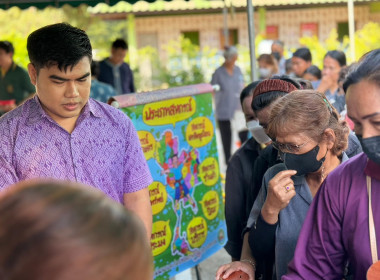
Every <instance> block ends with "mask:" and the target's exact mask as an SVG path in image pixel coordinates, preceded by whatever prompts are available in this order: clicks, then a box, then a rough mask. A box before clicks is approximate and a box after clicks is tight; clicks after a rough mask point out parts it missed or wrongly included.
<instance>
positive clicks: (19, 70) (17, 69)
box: [11, 64, 28, 75]
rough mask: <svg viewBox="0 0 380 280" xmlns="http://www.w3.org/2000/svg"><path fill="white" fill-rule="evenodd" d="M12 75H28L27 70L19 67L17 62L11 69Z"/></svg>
mask: <svg viewBox="0 0 380 280" xmlns="http://www.w3.org/2000/svg"><path fill="white" fill-rule="evenodd" d="M11 73H13V74H14V75H28V71H26V69H25V68H23V67H21V66H20V65H18V64H15V67H14V68H13V69H12V72H11Z"/></svg>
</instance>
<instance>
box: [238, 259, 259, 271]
mask: <svg viewBox="0 0 380 280" xmlns="http://www.w3.org/2000/svg"><path fill="white" fill-rule="evenodd" d="M240 261H241V262H247V263H249V264H250V265H252V266H253V270H254V271H256V264H255V262H254V261H251V260H248V259H244V260H240Z"/></svg>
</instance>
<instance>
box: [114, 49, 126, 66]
mask: <svg viewBox="0 0 380 280" xmlns="http://www.w3.org/2000/svg"><path fill="white" fill-rule="evenodd" d="M126 55H127V50H124V49H122V48H117V49H115V48H112V49H111V57H110V59H111V62H112V63H113V64H115V65H118V64H121V63H123V62H124V58H125V56H126Z"/></svg>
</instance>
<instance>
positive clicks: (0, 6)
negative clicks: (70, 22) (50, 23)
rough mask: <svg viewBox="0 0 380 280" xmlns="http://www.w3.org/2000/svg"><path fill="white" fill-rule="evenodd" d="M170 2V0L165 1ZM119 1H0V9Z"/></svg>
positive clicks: (150, 1)
mask: <svg viewBox="0 0 380 280" xmlns="http://www.w3.org/2000/svg"><path fill="white" fill-rule="evenodd" d="M124 1H125V2H128V3H130V4H134V3H136V2H138V1H139V0H124ZM144 1H146V2H149V3H153V2H155V1H156V0H144ZM165 1H171V0H165ZM118 2H120V0H86V1H77V0H0V9H5V10H6V9H9V8H11V7H19V8H20V9H26V8H29V7H36V8H37V9H43V8H46V7H48V6H52V7H56V8H59V7H62V6H63V5H65V4H68V5H70V6H72V7H78V6H79V5H80V4H86V5H88V6H91V7H94V6H96V5H97V4H99V3H105V4H107V5H109V6H113V5H115V4H116V3H118Z"/></svg>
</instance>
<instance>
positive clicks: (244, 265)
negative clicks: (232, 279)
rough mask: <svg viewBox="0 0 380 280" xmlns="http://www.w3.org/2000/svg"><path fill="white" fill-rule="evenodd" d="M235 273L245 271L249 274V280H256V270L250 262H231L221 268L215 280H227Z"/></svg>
mask: <svg viewBox="0 0 380 280" xmlns="http://www.w3.org/2000/svg"><path fill="white" fill-rule="evenodd" d="M235 271H243V272H245V273H247V274H248V276H249V280H255V270H254V269H253V266H252V265H251V264H250V263H248V262H240V261H238V262H231V263H228V264H224V265H222V266H220V267H219V269H218V270H217V272H216V276H215V280H223V279H227V278H228V276H230V275H231V274H232V273H233V272H235Z"/></svg>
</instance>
